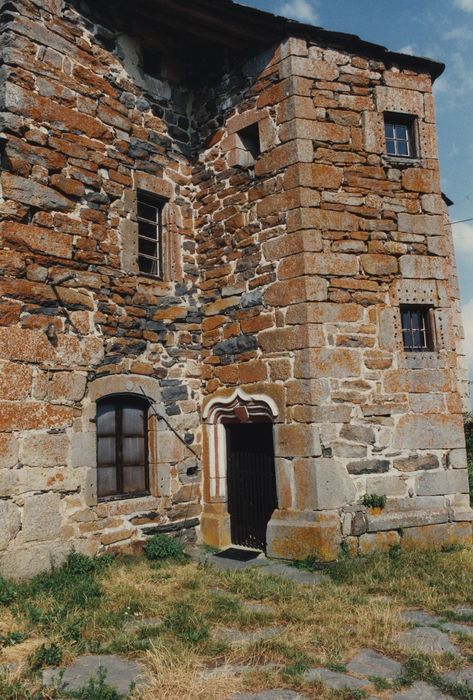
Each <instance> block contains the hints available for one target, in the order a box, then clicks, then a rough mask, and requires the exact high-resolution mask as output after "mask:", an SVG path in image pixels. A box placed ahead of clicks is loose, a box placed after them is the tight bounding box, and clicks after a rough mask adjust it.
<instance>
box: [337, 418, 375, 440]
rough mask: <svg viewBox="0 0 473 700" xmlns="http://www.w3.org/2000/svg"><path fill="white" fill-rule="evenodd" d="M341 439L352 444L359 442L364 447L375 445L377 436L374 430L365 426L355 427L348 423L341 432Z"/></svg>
mask: <svg viewBox="0 0 473 700" xmlns="http://www.w3.org/2000/svg"><path fill="white" fill-rule="evenodd" d="M340 437H341V438H343V439H344V440H350V441H351V442H358V443H360V444H364V445H373V444H374V441H375V434H374V430H373V428H369V427H367V426H365V425H353V424H350V423H347V424H346V425H344V426H343V428H342V429H341V431H340Z"/></svg>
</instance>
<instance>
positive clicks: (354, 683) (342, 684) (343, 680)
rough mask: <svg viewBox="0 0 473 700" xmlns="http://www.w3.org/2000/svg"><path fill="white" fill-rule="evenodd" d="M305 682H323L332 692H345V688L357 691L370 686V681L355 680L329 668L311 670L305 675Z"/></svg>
mask: <svg viewBox="0 0 473 700" xmlns="http://www.w3.org/2000/svg"><path fill="white" fill-rule="evenodd" d="M304 680H306V681H309V682H311V681H321V682H322V683H323V684H324V685H326V686H327V687H328V688H331V689H332V690H343V689H344V688H350V690H356V689H358V688H366V687H367V686H368V685H369V681H360V680H359V679H358V678H353V677H352V676H349V675H347V674H346V673H338V672H336V671H331V670H330V669H328V668H310V669H309V670H308V671H306V672H305V673H304Z"/></svg>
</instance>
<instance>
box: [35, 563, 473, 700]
mask: <svg viewBox="0 0 473 700" xmlns="http://www.w3.org/2000/svg"><path fill="white" fill-rule="evenodd" d="M193 559H195V560H198V561H200V562H203V563H205V564H208V565H214V566H217V567H218V568H221V569H233V570H235V569H237V570H238V569H240V570H244V569H247V568H251V567H258V569H259V570H260V571H262V572H263V573H265V574H272V575H276V576H281V577H283V578H287V579H289V580H292V581H295V582H297V583H300V584H304V585H317V584H320V582H321V581H322V580H323V575H322V574H318V573H315V574H314V573H311V572H308V571H303V570H300V569H296V568H294V567H291V566H288V565H286V564H283V563H279V562H278V563H270V562H268V561H267V560H266V559H265V558H264V557H261V558H258V559H255V560H252V561H249V562H241V561H237V562H236V561H234V560H230V559H219V558H218V557H215V556H214V555H212V554H207V553H205V554H204V553H202V552H198V554H197V555H196V554H195V553H194V555H193ZM209 592H210V593H211V594H213V595H216V596H228V592H227V591H226V590H225V589H223V588H219V587H212V588H209ZM239 602H240V605H241V606H242V608H243V609H244V610H246V611H247V612H249V613H254V614H263V615H271V614H274V612H275V611H274V609H273V607H272V606H271V605H269V604H266V603H260V602H257V601H239ZM451 613H452V615H450V621H449V620H447V619H446V618H441V617H439V616H437V615H433V614H432V613H430V612H427V611H424V610H404V611H402V612H401V614H400V617H401V620H402V621H403V622H404V623H406V625H409V626H410V628H409V629H408V630H406V631H405V632H402V633H401V634H400V635H398V637H397V638H396V639H395V640H394V641H395V643H396V644H397V646H398V647H399V649H400V650H401V651H404V652H409V653H410V652H423V653H428V654H443V653H449V654H453V655H454V656H456V657H460V656H461V655H460V650H459V648H458V647H457V646H456V644H455V641H457V642H458V635H459V634H460V635H461V634H473V625H472V624H468V623H469V622H470V621H472V620H473V608H471V607H467V606H456V607H453V608H452V610H451ZM452 618H453V619H454V620H455V619H456V620H459V619H460V620H462V618H463V620H462V621H451V620H452ZM160 624H162V619H161V618H158V617H153V618H146V617H143V618H140V617H131V618H130V619H129V620H127V622H126V623H125V625H124V629H125V631H128V632H131V633H137V632H140V631H143V630H144V631H146V629H149V630H150V632H151V629H152V628H156V627H157V626H159V625H160ZM284 632H285V628H284V627H283V626H281V625H271V624H268V622H267V621H266V623H264V624H263V623H260V625H259V626H257V627H255V626H253V627H252V629H250V630H240V629H236V628H233V627H220V628H218V629H217V630H216V631H215V632H214V637H215V638H216V639H219V640H221V641H224V642H226V643H227V644H230V645H231V646H232V647H235V646H237V647H238V646H246V645H248V644H253V643H255V642H257V641H260V640H269V639H274V638H277V637H280V636H283V635H284ZM449 635H450V636H449ZM465 663H466V659H465ZM100 668H103V669H104V670H105V671H106V682H107V684H108V685H111V686H112V687H114V688H115V689H116V690H117V691H118V692H119V693H123V694H126V693H127V692H128V690H129V688H130V685H131V684H135V685H136V686H138V687H139V686H140V685H143V684H145V683H146V669H145V667H144V666H143V665H141V664H140V663H138V662H136V661H130V660H128V659H123V658H121V657H119V656H114V655H104V656H92V655H89V656H81V657H78V658H77V659H75V661H74V662H73V663H72V664H69V665H68V666H66V667H65V669H62V670H61V669H57V668H53V669H47V670H45V671H43V683H44V685H51V684H54V683H56V684H59V685H60V687H61V689H64V690H68V691H72V690H78V689H80V688H82V687H84V686H86V685H87V683H88V681H89V679H90V678H92V677H95V678H97V677H98V674H99V669H100ZM278 669H279V667H278V665H277V664H274V663H268V664H264V663H263V664H257V663H255V664H241V665H228V664H223V665H221V666H212V667H209V668H207V669H205V670H204V671H203V676H204V677H205V678H209V679H211V678H214V677H216V676H226V675H228V676H232V675H234V676H241V675H244V674H248V673H252V672H255V671H275V670H278ZM61 672H62V674H63V675H62V676H61V675H60V674H61ZM403 672H404V668H403V665H402V664H401V663H400V662H399V661H397V660H396V659H394V658H391V657H389V656H386V655H385V654H381V653H379V652H377V651H376V650H374V649H360V650H358V651H357V652H356V654H355V655H354V656H353V657H352V658H351V659H349V660H347V664H346V667H345V670H344V671H341V670H340V671H339V670H337V671H334V670H331V669H328V668H324V667H321V666H319V667H313V668H310V669H308V670H307V671H305V673H304V674H303V679H304V681H306V682H308V683H322V684H323V685H325V686H326V687H327V688H330V689H332V690H334V691H340V690H344V689H351V690H353V691H355V692H364V693H366V692H367V691H371V695H370V696H369V698H368V700H376V698H377V697H379V695H377V693H376V690H375V687H374V685H373V681H374V680H375V679H383V680H384V681H385V682H387V683H388V684H389V683H391V684H392V683H393V682H396V681H398V680H399V679H400V678H402V675H403ZM442 678H443V680H444V682H445V683H448V684H463V685H464V686H466V687H467V688H469V689H473V666H465V667H463V668H459V669H458V670H455V671H451V672H450V673H447V674H445V675H444V676H443V677H442ZM398 688H399V686H398ZM382 697H383V699H384V700H453V698H451V696H449V695H447V694H445V693H444V692H441V691H440V690H439V689H438V688H435V687H434V686H431V685H429V684H428V683H425V682H421V681H418V682H415V683H413V684H412V685H411V686H410V687H406V688H404V689H402V690H399V689H396V690H392V691H389V690H384V691H383V693H382ZM304 698H307V696H306V695H305V694H304V692H302V691H300V692H296V691H294V690H288V689H283V688H267V689H266V690H263V691H260V692H257V693H242V692H240V693H236V694H233V695H232V696H231V700H304Z"/></svg>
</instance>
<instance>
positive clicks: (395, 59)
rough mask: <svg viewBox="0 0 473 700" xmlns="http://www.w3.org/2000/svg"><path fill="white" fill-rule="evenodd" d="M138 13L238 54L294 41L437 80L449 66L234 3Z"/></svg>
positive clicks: (203, 1)
mask: <svg viewBox="0 0 473 700" xmlns="http://www.w3.org/2000/svg"><path fill="white" fill-rule="evenodd" d="M109 3H110V0H105V2H104V0H102V1H101V4H102V5H103V4H109ZM114 4H115V3H114ZM127 5H128V3H127ZM128 7H129V5H128ZM133 8H134V9H133V10H130V9H129V10H128V11H129V12H133V11H135V10H137V9H138V8H139V10H140V12H142V13H143V14H144V15H147V16H148V17H149V19H150V21H151V22H154V23H159V24H160V25H161V26H163V25H169V26H173V27H180V29H181V31H182V32H183V34H186V33H187V34H189V35H191V36H193V37H194V38H197V37H200V38H201V39H203V40H204V41H207V42H210V43H214V44H216V45H220V46H227V47H228V48H230V49H234V50H238V49H241V50H242V51H245V50H246V51H247V50H248V46H249V45H254V46H259V47H261V48H264V47H266V46H269V45H271V44H274V43H277V42H279V41H282V40H283V39H285V38H287V37H289V36H293V37H297V38H304V39H308V40H310V41H314V42H316V43H318V44H321V45H322V46H328V47H332V48H334V49H339V50H342V51H348V52H350V53H355V54H357V55H359V56H363V57H366V58H373V59H376V60H380V61H383V62H384V63H385V64H386V65H388V66H390V65H396V66H399V67H400V68H406V69H410V70H413V71H415V72H417V73H427V74H429V75H430V76H431V77H432V79H433V80H435V79H436V78H438V77H439V76H440V75H441V74H442V73H443V71H444V69H445V65H444V64H443V63H439V62H437V61H433V60H431V59H429V58H422V57H418V56H410V55H408V54H403V53H397V52H394V51H389V50H388V49H387V48H386V47H384V46H381V45H379V44H373V43H371V42H369V41H364V40H363V39H361V38H360V37H358V36H356V35H354V34H346V33H344V32H335V31H330V30H327V29H323V28H321V27H314V26H312V25H310V24H303V23H302V22H297V21H295V20H290V19H286V18H285V17H279V16H277V15H273V14H271V13H269V12H263V11H262V10H256V9H254V8H251V7H246V6H245V5H240V4H237V3H235V2H233V1H232V0H135V3H134V4H133Z"/></svg>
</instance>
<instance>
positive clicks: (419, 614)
mask: <svg viewBox="0 0 473 700" xmlns="http://www.w3.org/2000/svg"><path fill="white" fill-rule="evenodd" d="M400 617H401V620H403V621H404V622H410V623H411V624H413V625H424V626H425V625H436V624H438V623H439V622H440V618H439V617H437V616H436V615H431V614H430V613H427V612H425V611H424V610H403V611H402V612H401V615H400Z"/></svg>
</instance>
